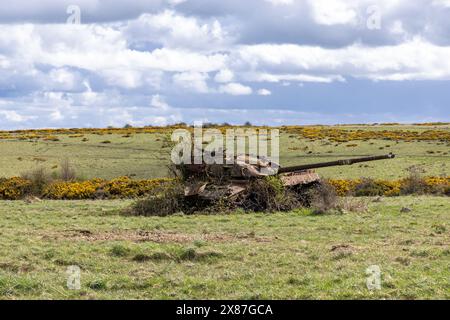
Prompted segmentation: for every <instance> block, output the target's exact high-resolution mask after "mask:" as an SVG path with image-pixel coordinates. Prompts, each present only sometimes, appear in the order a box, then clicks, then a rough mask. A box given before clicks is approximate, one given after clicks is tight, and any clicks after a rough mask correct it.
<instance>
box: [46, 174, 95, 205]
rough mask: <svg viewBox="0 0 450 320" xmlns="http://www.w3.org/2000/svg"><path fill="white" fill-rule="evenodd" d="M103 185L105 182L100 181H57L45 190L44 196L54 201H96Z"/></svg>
mask: <svg viewBox="0 0 450 320" xmlns="http://www.w3.org/2000/svg"><path fill="white" fill-rule="evenodd" d="M102 183H103V180H100V179H94V180H87V181H82V182H66V181H55V182H52V183H50V184H48V185H47V186H46V187H45V188H44V190H43V191H42V196H43V197H44V198H46V199H52V200H83V199H95V198H97V191H98V189H99V188H100V187H101V186H102Z"/></svg>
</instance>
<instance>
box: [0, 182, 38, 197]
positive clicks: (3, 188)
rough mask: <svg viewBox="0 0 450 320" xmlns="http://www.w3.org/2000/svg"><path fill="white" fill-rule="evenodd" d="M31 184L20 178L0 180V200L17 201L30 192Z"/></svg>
mask: <svg viewBox="0 0 450 320" xmlns="http://www.w3.org/2000/svg"><path fill="white" fill-rule="evenodd" d="M31 186H32V183H31V181H28V180H26V179H23V178H20V177H14V178H9V179H0V199H5V200H19V199H21V198H23V197H24V196H26V195H27V194H28V193H29V192H30V191H31Z"/></svg>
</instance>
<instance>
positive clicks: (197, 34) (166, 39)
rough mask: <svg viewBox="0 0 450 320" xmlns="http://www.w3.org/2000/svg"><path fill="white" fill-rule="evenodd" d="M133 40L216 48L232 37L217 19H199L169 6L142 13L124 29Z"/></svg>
mask: <svg viewBox="0 0 450 320" xmlns="http://www.w3.org/2000/svg"><path fill="white" fill-rule="evenodd" d="M124 31H125V33H126V34H128V35H129V36H132V41H133V42H137V43H139V42H146V41H147V42H156V43H161V44H163V45H164V47H168V48H190V49H211V47H214V48H215V49H216V50H217V49H219V48H220V47H223V46H225V45H226V44H227V43H229V42H230V41H231V39H230V38H229V36H228V34H227V32H226V31H224V30H223V29H222V26H221V24H220V22H219V21H218V20H216V19H211V20H210V21H206V22H201V21H199V20H198V19H197V18H194V17H185V16H183V15H180V14H177V13H176V12H174V11H172V10H166V11H164V12H161V13H157V14H143V15H141V16H140V17H139V18H138V19H137V20H134V21H131V22H130V23H129V24H128V25H127V26H126V28H125V29H124ZM130 38H131V37H130Z"/></svg>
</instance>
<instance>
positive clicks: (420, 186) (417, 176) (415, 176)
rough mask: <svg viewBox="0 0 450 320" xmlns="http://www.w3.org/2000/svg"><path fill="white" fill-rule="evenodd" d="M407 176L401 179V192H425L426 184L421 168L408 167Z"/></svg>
mask: <svg viewBox="0 0 450 320" xmlns="http://www.w3.org/2000/svg"><path fill="white" fill-rule="evenodd" d="M408 172H409V176H408V177H407V178H406V179H404V180H403V183H402V186H401V188H400V193H401V194H405V195H408V194H425V193H426V190H427V185H426V183H425V180H424V178H423V177H422V174H421V173H422V172H423V171H421V169H420V168H419V167H417V166H412V167H410V168H408Z"/></svg>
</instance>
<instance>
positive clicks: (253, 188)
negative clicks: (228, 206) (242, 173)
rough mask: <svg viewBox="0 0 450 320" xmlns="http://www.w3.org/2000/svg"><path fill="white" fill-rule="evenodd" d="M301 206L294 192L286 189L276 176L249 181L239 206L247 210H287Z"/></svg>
mask: <svg viewBox="0 0 450 320" xmlns="http://www.w3.org/2000/svg"><path fill="white" fill-rule="evenodd" d="M300 206H301V203H300V202H299V201H298V199H297V197H296V194H295V193H294V192H293V191H290V190H288V189H286V188H285V187H284V186H283V183H282V181H281V180H280V179H279V178H278V177H276V176H269V177H266V178H265V179H255V180H253V181H251V182H250V185H249V187H248V192H246V195H245V198H244V199H243V200H242V202H241V203H239V207H241V208H244V210H247V211H266V212H275V211H289V210H292V209H294V208H298V207H300Z"/></svg>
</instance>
